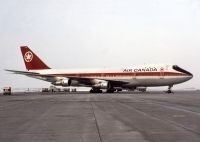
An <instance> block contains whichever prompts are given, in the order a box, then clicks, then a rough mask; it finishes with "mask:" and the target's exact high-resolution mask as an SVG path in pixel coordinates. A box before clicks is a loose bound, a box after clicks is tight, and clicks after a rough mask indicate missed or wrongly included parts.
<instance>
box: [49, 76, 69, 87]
mask: <svg viewBox="0 0 200 142" xmlns="http://www.w3.org/2000/svg"><path fill="white" fill-rule="evenodd" d="M52 84H53V85H55V86H70V84H71V80H70V79H68V78H64V79H62V80H58V81H56V82H54V83H52Z"/></svg>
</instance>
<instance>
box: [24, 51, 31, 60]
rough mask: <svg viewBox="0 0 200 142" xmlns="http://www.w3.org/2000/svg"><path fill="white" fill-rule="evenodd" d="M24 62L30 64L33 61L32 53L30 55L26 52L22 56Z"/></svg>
mask: <svg viewBox="0 0 200 142" xmlns="http://www.w3.org/2000/svg"><path fill="white" fill-rule="evenodd" d="M24 60H25V61H26V62H31V61H32V60H33V53H31V52H30V51H28V52H26V53H25V55H24Z"/></svg>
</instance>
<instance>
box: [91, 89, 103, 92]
mask: <svg viewBox="0 0 200 142" xmlns="http://www.w3.org/2000/svg"><path fill="white" fill-rule="evenodd" d="M90 93H103V91H102V90H101V89H91V90H90Z"/></svg>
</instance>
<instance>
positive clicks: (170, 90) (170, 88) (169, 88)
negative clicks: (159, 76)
mask: <svg viewBox="0 0 200 142" xmlns="http://www.w3.org/2000/svg"><path fill="white" fill-rule="evenodd" d="M172 87H173V85H169V87H168V90H167V91H166V93H168V94H171V93H173V92H172Z"/></svg>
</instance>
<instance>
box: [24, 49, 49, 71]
mask: <svg viewBox="0 0 200 142" xmlns="http://www.w3.org/2000/svg"><path fill="white" fill-rule="evenodd" d="M21 52H22V56H23V59H24V63H25V65H26V69H27V70H42V69H50V68H49V67H48V66H47V65H46V64H45V63H44V62H43V61H42V60H41V59H40V58H39V57H38V56H37V55H36V54H35V53H34V52H32V51H31V50H30V49H29V48H28V47H27V46H21Z"/></svg>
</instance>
